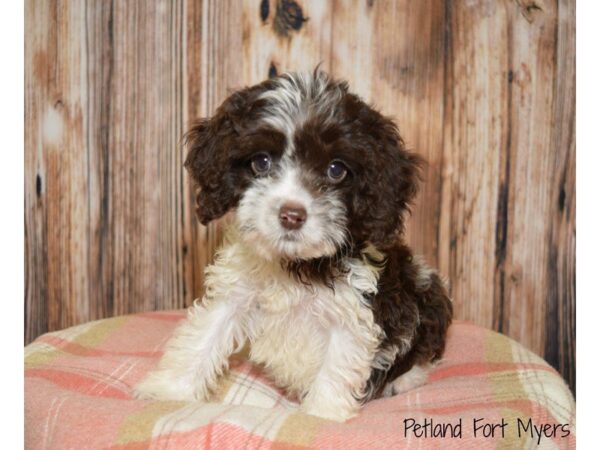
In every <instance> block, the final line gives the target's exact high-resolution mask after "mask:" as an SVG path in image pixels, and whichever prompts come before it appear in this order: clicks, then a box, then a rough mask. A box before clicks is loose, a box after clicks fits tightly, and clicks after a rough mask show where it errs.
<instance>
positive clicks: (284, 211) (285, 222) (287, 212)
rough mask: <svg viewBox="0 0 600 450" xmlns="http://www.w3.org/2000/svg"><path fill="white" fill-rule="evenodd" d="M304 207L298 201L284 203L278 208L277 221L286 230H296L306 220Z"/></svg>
mask: <svg viewBox="0 0 600 450" xmlns="http://www.w3.org/2000/svg"><path fill="white" fill-rule="evenodd" d="M306 216H307V214H306V209H305V208H304V206H302V205H300V204H298V203H284V204H283V205H282V206H281V208H279V223H280V224H281V226H282V227H283V228H285V229H287V230H298V229H300V228H301V227H302V225H304V222H306Z"/></svg>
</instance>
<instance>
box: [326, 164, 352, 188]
mask: <svg viewBox="0 0 600 450" xmlns="http://www.w3.org/2000/svg"><path fill="white" fill-rule="evenodd" d="M347 174H348V168H347V167H346V165H345V164H344V163H343V162H341V161H331V162H330V163H329V167H328V168H327V176H328V177H329V179H330V180H331V181H332V182H334V183H339V182H340V181H342V180H343V179H344V178H346V175H347Z"/></svg>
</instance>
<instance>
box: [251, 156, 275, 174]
mask: <svg viewBox="0 0 600 450" xmlns="http://www.w3.org/2000/svg"><path fill="white" fill-rule="evenodd" d="M250 166H251V167H252V171H253V172H254V174H255V175H266V174H267V173H269V170H271V157H270V156H269V155H268V154H266V153H257V154H256V155H254V156H253V157H252V160H251V163H250Z"/></svg>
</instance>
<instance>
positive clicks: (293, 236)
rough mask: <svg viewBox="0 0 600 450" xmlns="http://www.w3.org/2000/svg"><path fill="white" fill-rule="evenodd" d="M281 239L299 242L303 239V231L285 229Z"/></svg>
mask: <svg viewBox="0 0 600 450" xmlns="http://www.w3.org/2000/svg"><path fill="white" fill-rule="evenodd" d="M280 239H281V240H282V241H283V242H296V243H299V242H300V241H301V240H302V232H300V231H285V232H283V233H282V234H281V237H280Z"/></svg>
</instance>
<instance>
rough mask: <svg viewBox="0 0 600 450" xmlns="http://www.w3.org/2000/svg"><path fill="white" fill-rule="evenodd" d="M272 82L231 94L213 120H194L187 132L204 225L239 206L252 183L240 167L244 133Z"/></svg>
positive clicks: (188, 160)
mask: <svg viewBox="0 0 600 450" xmlns="http://www.w3.org/2000/svg"><path fill="white" fill-rule="evenodd" d="M269 86H270V85H269V84H268V82H265V83H262V84H261V85H258V86H254V87H251V88H246V89H242V90H240V91H237V92H235V93H233V94H232V95H230V96H229V97H228V98H227V99H226V100H225V101H224V102H223V104H222V105H221V106H220V107H219V109H218V110H217V112H216V113H215V115H214V116H213V117H212V118H210V119H201V120H199V121H197V122H196V123H194V125H193V126H192V127H191V129H190V130H189V131H188V132H187V133H186V135H185V137H184V142H185V145H186V147H187V148H188V155H187V158H186V160H185V167H186V169H187V170H188V173H189V174H190V176H191V177H192V179H193V180H194V182H195V183H196V185H197V187H198V190H197V194H196V213H197V215H198V218H199V219H200V221H201V222H202V223H203V224H205V225H206V224H207V223H208V222H210V221H212V220H214V219H218V218H219V217H221V216H223V215H224V214H225V213H226V212H227V211H229V210H230V209H231V208H234V207H235V206H237V203H238V201H239V199H240V197H241V194H242V192H243V190H244V188H245V186H246V185H247V183H248V178H247V173H245V172H244V171H243V170H242V168H240V167H238V166H236V155H235V153H236V152H238V151H239V150H238V147H240V133H241V132H242V131H243V130H244V128H245V127H246V126H248V124H251V123H253V117H254V116H255V114H256V109H257V106H259V104H260V102H257V101H256V100H257V98H258V95H259V94H260V93H262V92H264V91H265V90H266V89H267V88H268V87H269Z"/></svg>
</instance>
